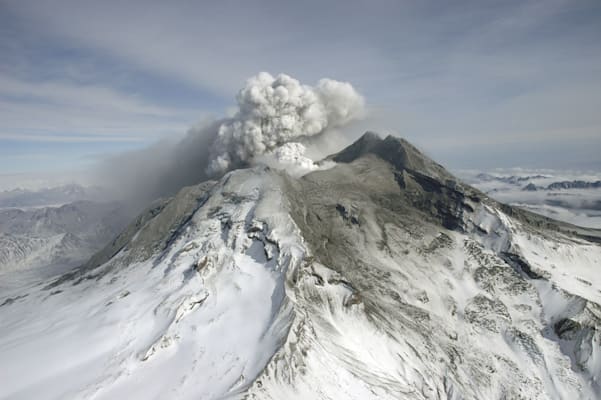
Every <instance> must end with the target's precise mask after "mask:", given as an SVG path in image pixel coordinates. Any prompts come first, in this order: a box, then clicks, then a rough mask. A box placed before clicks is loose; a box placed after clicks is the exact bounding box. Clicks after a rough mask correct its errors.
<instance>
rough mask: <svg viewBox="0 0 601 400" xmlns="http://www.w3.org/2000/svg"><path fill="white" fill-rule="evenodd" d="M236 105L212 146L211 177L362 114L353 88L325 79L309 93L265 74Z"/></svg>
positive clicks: (290, 81) (292, 81) (252, 80)
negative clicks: (235, 110)
mask: <svg viewBox="0 0 601 400" xmlns="http://www.w3.org/2000/svg"><path fill="white" fill-rule="evenodd" d="M237 101H238V111H237V113H236V115H235V116H234V117H233V118H231V119H228V120H224V121H223V123H222V124H221V125H220V126H219V130H218V132H217V137H216V139H215V141H214V142H213V145H212V146H211V151H210V160H209V165H208V168H207V173H208V174H209V175H216V174H220V173H223V172H225V171H227V170H228V169H230V168H232V167H237V166H241V165H245V164H248V163H249V162H251V161H252V160H253V159H254V158H255V157H257V156H260V155H262V154H265V153H268V152H272V151H274V150H275V149H277V148H278V147H280V146H282V145H283V144H285V143H290V142H298V141H299V140H301V139H303V138H306V137H311V136H315V135H319V134H321V133H323V132H325V131H326V130H328V129H331V128H336V127H340V126H342V125H345V124H347V123H348V122H350V121H351V120H353V119H357V118H359V117H360V116H361V115H362V114H363V113H364V100H363V98H362V97H361V96H360V95H359V94H358V93H357V92H356V91H355V89H354V88H353V87H352V86H351V85H350V84H349V83H345V82H338V81H334V80H331V79H322V80H320V81H319V82H318V83H317V86H315V87H311V86H307V85H301V84H300V82H299V81H297V80H296V79H294V78H291V77H290V76H288V75H284V74H280V75H278V76H276V77H275V78H274V77H273V76H271V75H270V74H268V73H266V72H262V73H260V74H258V75H257V76H254V77H252V78H250V79H249V80H248V81H247V82H246V86H245V87H244V88H243V89H242V90H240V92H239V93H238V96H237Z"/></svg>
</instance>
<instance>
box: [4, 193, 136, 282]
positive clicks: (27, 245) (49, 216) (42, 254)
mask: <svg viewBox="0 0 601 400" xmlns="http://www.w3.org/2000/svg"><path fill="white" fill-rule="evenodd" d="M126 224H127V217H126V214H125V213H124V211H123V209H122V207H121V205H119V204H116V203H97V202H91V201H76V202H73V203H69V204H64V205H62V206H58V207H37V208H30V209H27V208H25V209H21V208H6V209H0V275H2V274H3V273H5V272H7V271H13V270H24V269H35V268H41V267H43V268H45V269H52V268H53V267H55V266H56V267H58V268H60V269H62V270H64V269H67V268H69V267H73V266H76V265H77V264H79V263H83V262H85V261H86V260H87V259H88V258H89V257H90V256H91V255H92V254H94V253H95V252H96V251H98V250H100V249H101V248H102V247H103V246H104V245H105V244H106V243H107V242H108V241H109V240H111V239H113V238H114V237H115V236H116V235H117V234H118V233H119V232H120V230H121V229H123V227H124V226H125V225H126Z"/></svg>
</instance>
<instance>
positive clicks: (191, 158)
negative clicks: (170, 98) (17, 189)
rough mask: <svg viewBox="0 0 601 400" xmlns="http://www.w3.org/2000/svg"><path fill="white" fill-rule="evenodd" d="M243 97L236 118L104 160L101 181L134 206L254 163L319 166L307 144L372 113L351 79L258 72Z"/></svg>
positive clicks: (300, 167)
mask: <svg viewBox="0 0 601 400" xmlns="http://www.w3.org/2000/svg"><path fill="white" fill-rule="evenodd" d="M236 100H237V109H236V111H235V113H234V115H233V117H231V118H222V119H217V120H213V121H210V122H207V123H204V124H200V125H198V126H196V127H193V128H191V129H190V130H189V131H188V133H187V134H186V136H185V137H184V138H183V139H182V140H180V141H179V142H176V141H163V142H161V143H158V144H155V145H153V146H151V147H149V148H146V149H142V150H137V151H133V152H127V153H124V154H121V155H118V156H114V157H111V158H110V159H108V160H105V161H104V162H103V163H102V165H101V166H100V168H98V169H97V171H95V174H96V178H97V179H95V180H96V182H98V184H99V185H101V186H104V187H106V188H108V189H109V192H110V193H109V194H111V195H112V197H113V198H118V199H121V200H124V201H126V202H128V203H129V204H131V205H132V206H131V208H132V209H134V210H135V209H136V208H138V209H139V208H142V207H145V206H146V205H147V204H148V203H149V202H151V201H153V200H155V199H157V198H159V197H165V196H170V195H172V194H174V193H176V192H177V191H178V190H179V189H181V188H182V187H184V186H189V185H193V184H197V183H200V182H202V181H205V180H207V179H211V178H218V177H220V176H221V175H223V174H224V173H226V172H228V171H229V170H232V169H236V168H243V167H248V166H251V165H253V164H255V163H265V164H268V165H271V166H275V167H280V168H285V169H287V170H290V171H291V172H293V173H295V174H298V173H301V172H302V171H305V172H307V171H310V170H312V169H314V165H313V161H312V160H311V159H310V158H308V157H306V156H305V155H304V153H305V146H304V145H303V144H302V142H304V141H305V142H307V141H309V139H311V140H314V139H316V138H320V137H322V135H327V134H328V133H329V132H330V133H331V132H333V131H334V130H335V129H336V128H341V127H343V126H345V125H347V124H348V123H349V122H351V121H353V120H356V119H359V118H361V117H362V116H363V115H364V114H365V102H364V99H363V97H362V96H361V95H360V94H359V93H357V91H356V90H355V89H354V88H353V86H352V85H351V84H350V83H346V82H339V81H335V80H331V79H321V80H320V81H319V82H317V85H315V86H308V85H303V84H301V83H300V82H299V81H298V80H296V79H294V78H292V77H290V76H288V75H285V74H280V75H277V76H275V77H273V76H272V75H270V74H268V73H265V72H262V73H259V74H258V75H256V76H254V77H251V78H250V79H248V81H247V82H246V85H245V86H244V87H243V88H242V89H241V90H240V91H239V92H238V95H237V97H236ZM315 168H316V167H315Z"/></svg>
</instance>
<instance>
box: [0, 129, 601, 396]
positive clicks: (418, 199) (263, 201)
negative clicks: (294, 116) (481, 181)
mask: <svg viewBox="0 0 601 400" xmlns="http://www.w3.org/2000/svg"><path fill="white" fill-rule="evenodd" d="M328 162H329V163H330V164H331V165H333V166H332V167H331V168H329V169H325V170H318V171H314V172H311V173H309V174H306V175H304V176H303V177H295V176H291V175H289V174H287V173H286V172H284V171H279V170H276V169H274V168H267V167H255V168H253V169H244V170H236V171H232V172H230V173H228V174H226V175H225V176H224V177H223V178H221V179H220V180H218V181H209V182H205V183H203V184H201V185H198V186H194V187H189V188H185V189H183V190H182V191H181V192H180V193H179V194H178V195H177V196H175V197H174V198H172V199H170V200H166V201H164V202H161V203H158V204H155V205H154V206H153V207H152V208H150V209H148V210H147V211H146V212H144V213H143V214H141V215H140V216H139V217H138V218H137V219H136V220H134V221H133V222H132V223H131V224H130V225H129V226H128V227H127V228H126V229H125V230H124V231H123V233H122V234H121V235H120V236H119V237H117V238H116V239H115V240H113V241H112V242H111V243H109V244H108V246H107V247H106V248H105V249H103V250H102V251H101V252H99V253H97V254H96V255H95V256H94V257H92V259H91V260H90V261H89V262H88V263H87V264H85V265H84V266H83V267H82V268H80V269H78V270H75V271H72V272H70V273H67V274H65V275H63V276H61V277H60V278H56V279H51V280H44V281H41V282H30V283H28V284H26V285H24V284H14V285H5V287H4V288H2V292H1V293H0V296H1V297H0V354H1V355H2V357H0V382H2V385H0V398H2V399H4V398H6V399H30V398H44V399H64V398H82V399H115V398H128V399H135V398H143V399H149V398H157V399H164V398H168V399H222V398H248V399H295V398H297V399H370V398H373V399H376V398H377V399H387V398H390V399H399V398H403V399H520V398H521V399H595V398H599V397H600V396H601V385H600V384H601V382H600V381H599V379H600V377H601V347H600V346H601V343H600V342H601V307H600V306H599V304H601V273H600V269H601V246H600V245H599V243H600V241H601V232H599V231H597V230H593V229H585V228H579V227H576V226H572V225H568V224H564V223H561V222H557V221H554V220H550V219H547V218H544V217H541V216H537V215H535V214H532V213H529V212H527V211H524V210H520V209H517V208H513V207H511V206H506V205H503V204H501V203H498V202H497V201H495V200H493V199H491V198H489V197H488V196H487V195H485V194H483V193H482V192H480V191H478V190H476V189H473V188H471V187H470V186H467V185H465V184H463V183H461V182H460V181H458V180H457V179H455V178H454V177H453V176H452V175H450V174H449V173H448V172H446V171H445V170H444V169H443V168H442V167H441V166H440V165H438V164H436V163H434V162H433V161H431V160H429V159H427V158H426V157H424V156H423V155H422V154H421V153H420V152H419V151H418V150H417V149H415V148H414V147H413V146H411V145H410V144H409V143H407V142H406V141H404V140H401V139H396V138H392V137H388V138H386V139H380V138H379V137H378V136H376V135H374V134H366V135H364V136H363V137H362V138H361V139H359V140H358V141H357V142H356V143H355V144H353V145H351V146H350V147H348V148H346V149H344V150H343V151H342V152H340V153H338V154H336V155H334V156H332V157H330V158H329V159H328ZM334 163H335V164H334Z"/></svg>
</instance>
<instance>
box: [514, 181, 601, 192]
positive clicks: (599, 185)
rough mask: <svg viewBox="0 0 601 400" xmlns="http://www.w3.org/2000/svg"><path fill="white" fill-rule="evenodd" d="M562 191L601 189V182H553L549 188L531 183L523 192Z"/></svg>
mask: <svg viewBox="0 0 601 400" xmlns="http://www.w3.org/2000/svg"><path fill="white" fill-rule="evenodd" d="M562 189H601V181H595V182H587V181H580V180H578V181H562V182H553V183H551V184H549V185H547V186H537V185H535V184H534V183H529V184H527V185H526V186H524V188H523V189H522V190H527V191H536V190H562Z"/></svg>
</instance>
